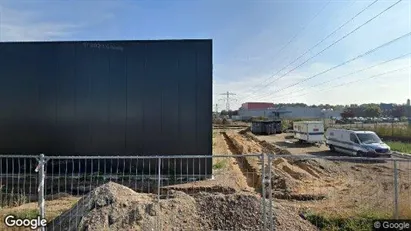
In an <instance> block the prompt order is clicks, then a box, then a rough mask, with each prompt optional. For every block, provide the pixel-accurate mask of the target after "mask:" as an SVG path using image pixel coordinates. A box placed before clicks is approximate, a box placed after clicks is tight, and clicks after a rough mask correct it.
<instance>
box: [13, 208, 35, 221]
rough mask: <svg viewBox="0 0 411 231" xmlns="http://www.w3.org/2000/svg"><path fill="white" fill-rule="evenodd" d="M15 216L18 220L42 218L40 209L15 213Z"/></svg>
mask: <svg viewBox="0 0 411 231" xmlns="http://www.w3.org/2000/svg"><path fill="white" fill-rule="evenodd" d="M13 215H15V216H16V217H18V218H22V219H26V218H27V219H35V218H37V217H38V216H40V213H39V210H38V209H27V210H19V211H17V212H15V213H14V214H13Z"/></svg>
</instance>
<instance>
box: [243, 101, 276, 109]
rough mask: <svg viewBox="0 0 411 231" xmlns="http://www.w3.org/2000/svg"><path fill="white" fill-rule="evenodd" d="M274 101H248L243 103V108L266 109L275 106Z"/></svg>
mask: <svg viewBox="0 0 411 231" xmlns="http://www.w3.org/2000/svg"><path fill="white" fill-rule="evenodd" d="M273 107H274V104H273V103H264V102H248V103H243V104H242V105H241V108H242V109H244V110H264V109H268V108H273Z"/></svg>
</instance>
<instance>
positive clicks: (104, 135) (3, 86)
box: [0, 40, 212, 175]
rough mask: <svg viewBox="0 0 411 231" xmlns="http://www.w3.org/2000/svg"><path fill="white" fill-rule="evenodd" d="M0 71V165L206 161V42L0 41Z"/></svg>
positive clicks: (184, 169) (198, 168)
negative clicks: (27, 159) (62, 160)
mask: <svg viewBox="0 0 411 231" xmlns="http://www.w3.org/2000/svg"><path fill="white" fill-rule="evenodd" d="M0 65H1V66H0V156H1V154H19V155H20V154H21V155H37V154H40V153H44V154H45V155H46V156H47V155H127V156H130V155H143V156H147V155H207V156H210V155H211V154H212V135H211V134H212V114H211V112H212V41H211V40H153V41H73V42H71V41H67V42H1V43H0ZM127 162H128V161H127ZM142 162H143V161H141V162H140V163H138V164H137V163H136V165H134V164H133V167H131V169H132V170H133V171H134V169H135V167H139V166H140V165H141V163H142ZM168 162H172V163H174V164H176V163H177V164H176V165H175V166H174V165H173V168H175V169H176V170H177V171H178V170H180V169H181V171H180V172H176V174H202V175H204V174H205V175H211V168H212V166H211V159H210V158H205V159H201V160H193V159H190V160H183V161H180V160H177V162H175V161H174V160H172V161H168ZM48 166H50V164H48ZM152 166H153V167H152V171H154V170H155V167H156V164H154V163H153V165H152ZM163 166H164V164H163ZM0 167H2V169H3V170H2V172H4V169H5V168H4V163H3V165H1V166H0ZM164 167H167V166H164ZM81 168H89V167H87V166H82V167H81ZM31 171H32V170H31ZM76 171H79V169H77V170H76ZM164 171H169V170H164Z"/></svg>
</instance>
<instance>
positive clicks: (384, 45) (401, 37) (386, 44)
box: [263, 32, 411, 97]
mask: <svg viewBox="0 0 411 231" xmlns="http://www.w3.org/2000/svg"><path fill="white" fill-rule="evenodd" d="M410 35H411V32H408V33H406V34H404V35H402V36H400V37H398V38H395V39H393V40H391V41H389V42H386V43H384V44H382V45H380V46H378V47H375V48H373V49H371V50H369V51H367V52H365V53H363V54H360V55H358V56H357V57H354V58H352V59H349V60H347V61H345V62H343V63H340V64H338V65H336V66H334V67H331V68H328V69H327V70H325V71H322V72H320V73H317V74H315V75H313V76H311V77H308V78H306V79H303V80H301V81H299V82H297V83H294V84H291V85H288V86H287V87H284V88H281V89H279V90H277V91H274V92H269V93H268V95H270V94H274V93H278V92H280V91H283V90H285V89H288V88H290V87H294V86H296V85H298V84H300V83H303V82H305V81H308V80H311V79H313V78H315V77H318V76H320V75H322V74H325V73H327V72H330V71H331V70H334V69H336V68H338V67H341V66H344V65H346V64H348V63H351V62H352V61H355V60H357V59H359V58H362V57H364V56H367V55H369V54H371V53H374V52H375V51H377V50H379V49H381V48H383V47H386V46H388V45H390V44H392V43H394V42H396V41H398V40H401V39H403V38H405V37H408V36H410ZM268 95H267V94H265V95H264V96H263V97H266V96H268Z"/></svg>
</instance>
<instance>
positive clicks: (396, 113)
mask: <svg viewBox="0 0 411 231" xmlns="http://www.w3.org/2000/svg"><path fill="white" fill-rule="evenodd" d="M391 116H393V117H395V118H401V117H403V116H405V108H404V106H402V105H397V106H395V107H394V108H393V109H392V111H391Z"/></svg>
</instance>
